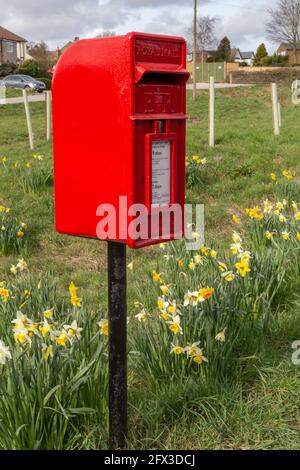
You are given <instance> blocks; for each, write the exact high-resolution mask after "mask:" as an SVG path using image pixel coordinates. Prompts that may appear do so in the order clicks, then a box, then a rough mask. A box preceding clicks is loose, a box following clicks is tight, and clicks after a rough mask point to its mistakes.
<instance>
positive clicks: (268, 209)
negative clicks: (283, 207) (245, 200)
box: [264, 199, 274, 214]
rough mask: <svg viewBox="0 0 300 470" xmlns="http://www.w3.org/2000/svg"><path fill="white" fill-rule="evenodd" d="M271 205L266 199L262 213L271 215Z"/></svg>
mask: <svg viewBox="0 0 300 470" xmlns="http://www.w3.org/2000/svg"><path fill="white" fill-rule="evenodd" d="M273 208H274V207H273V204H272V203H271V201H269V199H266V200H265V201H264V213H265V214H271V213H272V211H273Z"/></svg>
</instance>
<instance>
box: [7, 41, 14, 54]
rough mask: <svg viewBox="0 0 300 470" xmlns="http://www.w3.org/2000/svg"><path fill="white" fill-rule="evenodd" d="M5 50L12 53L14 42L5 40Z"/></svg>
mask: <svg viewBox="0 0 300 470" xmlns="http://www.w3.org/2000/svg"><path fill="white" fill-rule="evenodd" d="M4 45H5V49H6V52H7V53H8V54H13V53H14V52H15V50H16V49H15V43H14V42H12V41H5V42H4Z"/></svg>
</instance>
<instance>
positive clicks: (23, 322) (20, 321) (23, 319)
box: [12, 312, 33, 329]
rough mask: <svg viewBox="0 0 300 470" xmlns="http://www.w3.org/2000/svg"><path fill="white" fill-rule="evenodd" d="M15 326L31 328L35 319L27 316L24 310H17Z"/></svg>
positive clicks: (13, 321)
mask: <svg viewBox="0 0 300 470" xmlns="http://www.w3.org/2000/svg"><path fill="white" fill-rule="evenodd" d="M12 323H13V324H14V328H25V329H26V328H30V327H31V326H32V324H33V321H32V320H30V318H28V317H27V315H25V314H24V313H23V312H17V317H16V318H15V319H14V320H12Z"/></svg>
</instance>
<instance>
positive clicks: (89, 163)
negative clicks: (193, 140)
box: [52, 33, 189, 248]
mask: <svg viewBox="0 0 300 470" xmlns="http://www.w3.org/2000/svg"><path fill="white" fill-rule="evenodd" d="M185 66H186V44H185V41H184V39H182V38H179V37H169V36H160V35H150V34H142V33H129V34H127V35H125V36H120V37H112V38H101V39H88V40H80V41H77V42H75V43H74V44H73V45H71V46H70V47H69V48H68V49H67V50H66V51H65V52H64V53H63V55H62V56H61V58H60V60H59V62H58V64H57V66H56V69H55V73H54V79H53V88H52V90H53V139H54V175H55V212H56V228H57V231H58V232H60V233H64V234H69V235H75V236H83V237H91V238H99V230H98V229H99V227H100V229H101V223H103V224H104V220H105V218H107V220H108V223H107V225H106V227H107V228H108V226H109V230H107V232H106V233H107V235H106V237H105V236H102V237H101V238H106V239H108V240H115V241H120V242H123V243H127V244H128V245H129V246H130V247H132V248H139V247H143V246H147V245H150V244H154V243H158V242H162V241H168V240H171V239H173V238H179V237H182V236H183V232H184V223H183V220H184V211H183V207H184V199H185V134H186V81H187V79H188V76H189V74H188V73H187V71H186V69H185ZM172 205H173V206H175V205H177V206H180V207H181V209H182V215H181V224H180V227H179V226H178V224H177V223H176V224H175V222H174V216H173V214H172V213H171V215H170V221H171V222H170V227H171V229H170V230H168V227H165V225H164V224H163V222H162V215H163V214H166V213H167V212H168V211H169V210H170V207H171V206H172ZM144 208H145V209H146V210H147V213H146V215H145V214H144V213H143V217H144V218H143V223H142V224H139V223H138V219H137V217H136V216H138V215H141V213H142V212H143V210H144ZM136 210H140V211H141V212H139V213H137V212H136ZM141 220H142V219H141ZM144 222H145V223H144ZM139 225H143V227H141V226H140V227H138V226H139ZM130 227H131V229H130ZM132 227H133V228H135V229H136V230H137V231H139V230H140V231H141V234H140V236H138V237H133V236H132V232H134V230H132ZM102 228H103V227H102ZM153 231H154V232H155V236H154V235H153ZM179 232H180V233H179Z"/></svg>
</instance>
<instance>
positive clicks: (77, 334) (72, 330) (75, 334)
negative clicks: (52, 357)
mask: <svg viewBox="0 0 300 470" xmlns="http://www.w3.org/2000/svg"><path fill="white" fill-rule="evenodd" d="M64 330H65V331H66V332H67V335H68V337H69V339H70V340H71V341H72V340H73V339H74V338H76V339H78V340H79V339H80V338H81V332H82V330H83V328H79V326H78V325H77V321H76V320H73V321H72V323H71V325H64Z"/></svg>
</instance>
